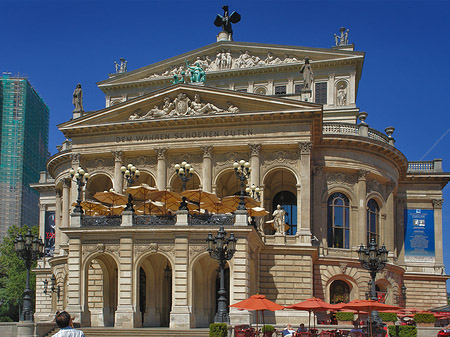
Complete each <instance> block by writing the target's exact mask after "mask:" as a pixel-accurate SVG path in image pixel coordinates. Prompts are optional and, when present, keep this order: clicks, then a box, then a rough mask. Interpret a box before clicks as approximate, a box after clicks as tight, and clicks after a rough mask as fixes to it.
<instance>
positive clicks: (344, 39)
mask: <svg viewBox="0 0 450 337" xmlns="http://www.w3.org/2000/svg"><path fill="white" fill-rule="evenodd" d="M349 30H350V29H347V30H345V27H341V29H340V30H339V31H340V32H341V36H338V35H336V34H334V42H335V44H336V46H348V32H349Z"/></svg>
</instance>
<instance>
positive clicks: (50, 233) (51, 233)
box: [44, 211, 55, 256]
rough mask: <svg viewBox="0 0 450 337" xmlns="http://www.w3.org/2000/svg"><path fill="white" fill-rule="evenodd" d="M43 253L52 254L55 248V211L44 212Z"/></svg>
mask: <svg viewBox="0 0 450 337" xmlns="http://www.w3.org/2000/svg"><path fill="white" fill-rule="evenodd" d="M44 250H45V254H46V255H51V256H53V251H54V250H55V212H54V211H46V212H45V246H44Z"/></svg>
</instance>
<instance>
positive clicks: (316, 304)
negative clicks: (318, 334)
mask: <svg viewBox="0 0 450 337" xmlns="http://www.w3.org/2000/svg"><path fill="white" fill-rule="evenodd" d="M284 308H285V309H295V310H303V311H308V313H309V329H310V330H311V312H312V313H313V314H314V315H315V313H316V311H328V310H336V309H339V308H338V307H337V306H336V305H334V304H329V303H326V302H324V301H322V300H321V299H320V298H315V297H313V298H309V299H307V300H306V301H303V302H300V303H296V304H292V305H289V306H287V307H284ZM315 329H316V319H315V317H314V330H315Z"/></svg>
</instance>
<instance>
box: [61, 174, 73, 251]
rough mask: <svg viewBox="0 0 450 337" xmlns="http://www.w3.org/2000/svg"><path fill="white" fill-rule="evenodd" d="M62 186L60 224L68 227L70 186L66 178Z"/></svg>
mask: <svg viewBox="0 0 450 337" xmlns="http://www.w3.org/2000/svg"><path fill="white" fill-rule="evenodd" d="M62 185H63V193H62V224H61V227H69V214H70V185H71V181H70V179H68V178H65V179H63V180H62ZM64 243H65V242H64Z"/></svg>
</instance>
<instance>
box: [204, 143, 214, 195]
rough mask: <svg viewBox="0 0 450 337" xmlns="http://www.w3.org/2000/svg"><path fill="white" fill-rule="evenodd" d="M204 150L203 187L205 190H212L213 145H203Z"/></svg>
mask: <svg viewBox="0 0 450 337" xmlns="http://www.w3.org/2000/svg"><path fill="white" fill-rule="evenodd" d="M201 149H202V150H203V163H202V177H203V183H202V185H203V186H202V187H203V188H202V189H203V191H205V192H212V159H211V154H212V149H213V147H212V146H202V148H201Z"/></svg>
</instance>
